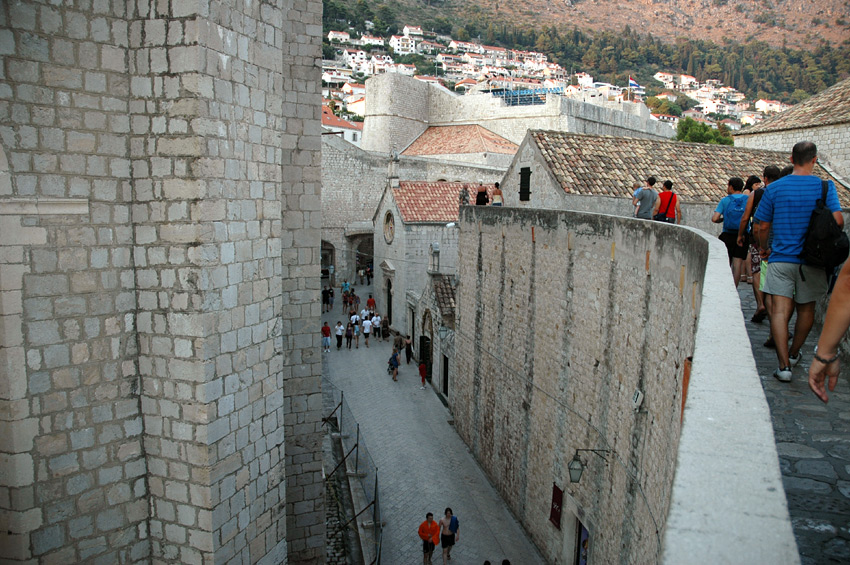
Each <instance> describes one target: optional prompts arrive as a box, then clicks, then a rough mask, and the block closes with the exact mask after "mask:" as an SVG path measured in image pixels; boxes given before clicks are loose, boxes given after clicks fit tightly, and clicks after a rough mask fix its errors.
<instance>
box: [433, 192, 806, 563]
mask: <svg viewBox="0 0 850 565" xmlns="http://www.w3.org/2000/svg"><path fill="white" fill-rule="evenodd" d="M709 265H711V273H709V272H708V271H707V267H708V266H709ZM458 270H459V280H460V286H459V289H458V298H457V309H458V310H457V311H458V314H457V320H456V331H455V332H454V347H455V361H454V365H453V366H452V368H451V375H452V378H451V390H450V395H449V401H450V408H451V410H452V414H453V416H454V419H455V425H456V427H457V430H458V433H459V434H460V435H461V437H462V438H463V439H464V441H465V442H466V443H467V444H468V445H469V447H470V449H471V450H472V452H473V454H474V455H475V457H476V459H477V460H478V461H479V463H480V464H481V465H482V467H483V468H484V470H485V472H486V473H487V475H488V476H489V478H490V479H491V480H492V481H493V483H494V484H495V485H496V488H497V489H498V490H499V492H500V494H501V495H502V497H503V498H504V499H505V500H506V502H507V503H508V505H509V506H510V507H511V509H512V510H513V512H514V513H515V515H516V516H517V518H518V519H519V520H520V521H521V522H522V524H523V526H524V527H525V528H526V530H527V531H528V532H529V533H530V535H531V537H532V539H533V540H534V542H535V543H536V544H537V546H538V547H539V548H540V550H541V552H542V553H543V555H544V556H545V557H546V559H547V561H548V562H558V563H572V562H573V559H574V556H575V553H574V552H575V547H576V540H575V532H576V522H577V521H580V522H581V523H582V524H583V525H584V526H585V527H586V528H587V529H588V530H589V531H590V540H591V541H590V554H589V559H590V560H592V561H594V562H597V561H598V562H601V563H613V562H624V563H652V562H660V561H663V562H669V563H681V562H683V561H682V558H683V556H687V555H690V556H692V555H694V554H695V552H697V553H699V554H700V555H701V556H704V560H705V561H707V562H725V561H728V560H733V561H734V558H730V557H729V551H730V550H729V549H728V548H727V547H725V546H726V544H720V543H717V541H716V538H715V535H722V534H716V532H722V531H723V530H724V526H723V525H721V524H722V523H723V522H724V520H730V521H732V522H733V523H734V524H735V528H736V531H737V532H739V534H740V535H739V536H738V537H737V538H736V545H735V547H736V548H740V547H741V546H742V545H743V546H745V547H746V548H747V549H746V551H747V554H748V555H751V556H752V555H757V556H760V557H759V558H756V559H755V561H758V562H774V559H776V562H793V561H794V559H792V558H791V557H794V558H795V557H796V553H795V552H794V549H793V548H794V541H793V535H792V533H791V529H790V520H789V519H788V513H787V507H786V506H785V499H784V493H783V492H782V483H781V476H780V474H779V467H778V458H777V455H776V449H775V443H774V439H773V433H772V428H771V427H770V417H769V411H768V407H767V403H766V402H765V400H764V394H763V392H762V389H761V385H760V382H759V379H758V375H757V373H756V371H755V365H754V363H753V361H752V354H751V352H749V349H748V347H749V343H748V341H747V340H746V332H745V330H744V327H743V319H742V317H741V314H740V307H739V305H738V306H737V308H738V309H737V311H735V310H734V308H735V305H736V304H737V302H738V301H737V295H736V294H735V291H734V287H733V285H732V281H731V279H730V278H729V277H728V266H727V263H726V256H725V251H724V248H723V246H722V244H721V243H720V242H718V241H716V240H714V239H712V238H706V237H705V236H704V235H702V234H701V233H700V232H699V231H697V230H691V229H688V228H682V227H677V226H671V225H667V224H660V223H657V222H635V221H632V220H628V219H626V218H616V217H612V216H598V215H591V214H584V213H578V212H563V211H555V210H539V209H517V208H503V209H501V210H499V209H495V208H489V207H488V208H480V207H474V206H470V207H466V208H464V209H463V211H462V213H461V223H460V240H459V258H458ZM709 275H710V276H709ZM709 284H710V285H712V286H711V288H706V286H705V285H709ZM706 300H708V301H707V302H706ZM703 304H710V305H711V308H708V309H703V308H702V305H703ZM706 310H708V311H709V312H708V313H706ZM698 334H699V335H701V336H702V341H699V342H698V341H697V335H698ZM739 338H740V341H739ZM730 340H731V343H730ZM738 343H740V346H738V345H737V344H738ZM724 351H725V352H726V353H725V354H727V355H732V356H731V357H729V359H730V360H729V362H728V363H727V362H725V361H723V362H722V366H723V371H724V373H723V374H724V376H723V377H722V379H720V377H716V376H714V375H713V373H714V372H715V371H716V370H717V367H718V366H719V364H720V358H721V357H723V355H724V353H723V352H724ZM691 356H693V358H694V368H695V369H694V370H695V371H696V372H697V373H698V374H699V379H698V380H695V379H694V378H693V377H692V378H691V381H690V383H691V388H690V390H691V391H695V388H694V387H696V390H697V391H698V392H692V393H691V395H689V396H688V400H687V407H686V409H685V410H684V414H683V404H684V403H683V390H684V374H685V372H686V365H687V361H688V358H689V357H691ZM735 367H737V368H735ZM718 380H722V381H723V385H722V386H721V385H720V384H718V382H717V381H718ZM727 381H733V382H738V383H740V387H741V388H740V389H737V388H736V390H735V391H734V392H733V391H731V390H730V389H729V388H728V387H729V385H727V384H726V383H727ZM733 388H734V387H733ZM636 391H641V392H642V393H643V395H644V396H643V399H642V403H641V404H640V406H639V409H635V407H634V404H633V395H634V394H635V392H636ZM732 395H739V396H740V397H741V398H746V405H747V409H746V410H743V409H742V410H738V409H735V410H734V412H735V414H736V415H735V418H734V419H735V420H738V418H740V419H741V421H735V422H734V425H733V424H732V423H729V424H726V423H723V424H722V425H718V426H713V425H711V423H712V422H715V421H718V420H721V421H723V420H728V419H729V417H728V416H724V414H727V413H728V412H729V410H730V407H731V406H732V405H736V406H737V404H736V403H735V401H734V400H731V399H730V396H732ZM730 403H731V404H730ZM738 404H743V402H740V403H738ZM683 417H684V423H685V425H684V426H683V425H682V418H683ZM743 420H746V421H747V424H744V423H743ZM741 426H746V427H743V428H742V427H741ZM740 429H747V430H748V434H752V435H753V437H752V441H749V439H748V441H747V442H745V443H746V445H741V446H740V447H739V446H738V445H737V444H736V445H731V444H732V443H733V442H732V438H733V437H737V436H736V434H738V435H739V433H740ZM735 430H738V431H737V432H736V431H735ZM686 433H687V434H686ZM680 434H681V437H683V438H684V437H685V436H686V435H687V437H688V440H689V441H688V451H687V452H686V453H685V454H684V455H682V454H681V453H680V452H679V450H678V445H679V438H680ZM697 438H700V439H697ZM699 441H702V442H703V444H704V445H705V446H706V447H705V448H703V449H700V448H699V444H698V442H699ZM709 446H710V447H709ZM753 446H759V447H758V448H754V447H753ZM579 449H581V450H598V453H592V452H589V451H584V452H577V450H579ZM576 453H578V454H579V456H580V458H581V460H582V461H583V464H584V467H585V468H584V473H583V475H582V477H581V480H580V482H578V483H571V482H570V479H569V475H568V465H569V463H570V461H571V459H572V457H573V456H574V455H575V454H576ZM712 457H715V458H717V461H716V462H710V461H712V459H711V458H712ZM706 465H710V466H711V467H712V468H715V467H720V468H723V467H726V466H728V467H729V468H730V469H734V470H735V474H734V479H733V481H734V482H735V485H730V484H729V483H730V477H728V476H724V477H717V478H716V479H715V478H714V475H711V476H708V475H706V473H705V471H704V469H705V468H706ZM744 469H746V470H744ZM721 474H722V473H721ZM674 475H675V485H676V486H675V487H674ZM553 483H554V485H555V486H557V487H559V488H560V489H563V491H564V500H563V504H562V513H561V526H560V528H558V527H556V526H555V525H554V524H553V523H552V522H550V521H549V508H550V505H551V501H552V489H553V486H552V485H553ZM730 489H731V490H730ZM732 490H734V492H732ZM756 491H757V492H758V493H759V494H758V496H757V498H758V500H756V499H755V498H753V499H752V500H751V501H746V500H743V498H744V497H745V495H744V494H743V493H749V492H756ZM672 495H675V500H676V501H677V505H676V510H677V513H676V515H677V521H676V523H674V524H673V526H674V528H675V531H676V535H674V536H672V537H669V536H668V537H666V538H665V532H666V530H667V527H668V525H669V524H668V510H669V509H670V508H671V500H672V499H673V496H672ZM696 522H699V525H698V526H695V525H694V524H695V523H696ZM715 522H716V524H715ZM767 531H769V532H770V534H771V535H769V536H768V535H765V532H767ZM774 534H775V535H774ZM732 551H735V550H732ZM668 555H675V556H676V557H673V558H672V560H667V556H668ZM782 556H791V557H787V558H786V557H782ZM686 560H687V557H685V561H686Z"/></svg>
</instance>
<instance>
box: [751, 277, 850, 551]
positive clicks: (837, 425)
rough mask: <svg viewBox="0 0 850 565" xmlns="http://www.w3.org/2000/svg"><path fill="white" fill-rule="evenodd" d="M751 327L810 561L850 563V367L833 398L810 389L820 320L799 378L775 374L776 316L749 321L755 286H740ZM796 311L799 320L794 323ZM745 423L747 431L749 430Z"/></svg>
mask: <svg viewBox="0 0 850 565" xmlns="http://www.w3.org/2000/svg"><path fill="white" fill-rule="evenodd" d="M738 294H739V296H740V297H741V304H742V308H743V313H744V319H745V320H746V321H747V322H746V326H747V332H748V334H749V336H750V343H751V345H752V348H753V357H754V358H755V360H756V365H757V366H758V371H759V376H760V377H761V381H762V385H763V386H764V392H765V396H766V397H767V402H768V404H769V405H770V412H771V419H772V420H773V430H774V433H775V435H776V447H777V450H778V451H779V463H780V468H781V470H782V477H783V481H784V483H785V494H786V496H787V499H788V510H789V512H790V514H791V520H792V523H793V526H794V535H795V537H796V538H797V546H798V548H799V550H800V560H801V562H802V563H803V565H815V564H823V563H848V562H850V381H848V372H849V371H850V367H847V366H846V365H845V366H843V367H842V374H841V377H840V379H839V381H838V386H837V387H836V389H835V392H831V393H830V394H829V404H823V403H822V402H821V401H820V400H818V399H817V398H816V397H815V395H814V394H813V393H812V392H811V390H809V385H808V371H809V363H810V361H811V358H812V352H813V351H814V347H815V345H816V343H817V338H818V335H819V333H820V327H818V326H815V327H814V328H812V331H811V333H810V334H809V337H808V339H807V340H806V344H805V346H803V349H802V353H803V360H802V361H801V362H800V364H799V365H798V366H797V367H795V368H794V376H793V380H792V381H791V383H781V382H779V381H777V380H776V379H775V378H773V375H772V373H773V370H774V369H775V368H776V367H777V364H778V363H777V360H776V353H775V350H773V349H768V348H766V347H764V345H763V344H764V342H765V341H766V340H767V337H768V331H769V326H768V324H769V322H768V320H765V321H764V322H762V323H761V324H754V323H753V322H751V321H749V320H750V318H752V316H753V313H754V312H755V309H756V303H755V299H754V298H753V292H752V287H751V286H750V285H748V284H744V283H741V284H740V286H739V289H738ZM795 319H796V318H792V320H791V328H792V331H793V323H794V320H795ZM743 431H744V430H742V432H743Z"/></svg>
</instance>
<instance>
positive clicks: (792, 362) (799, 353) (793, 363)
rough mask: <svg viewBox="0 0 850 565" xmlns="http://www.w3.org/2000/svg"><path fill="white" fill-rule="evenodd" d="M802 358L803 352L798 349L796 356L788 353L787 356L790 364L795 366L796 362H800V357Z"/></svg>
mask: <svg viewBox="0 0 850 565" xmlns="http://www.w3.org/2000/svg"><path fill="white" fill-rule="evenodd" d="M802 358H803V353H802V352H800V351H798V352H797V356H796V357H795V356H794V355H789V356H788V360H789V361H791V366H792V367H796V366H797V363H799V362H800V359H802Z"/></svg>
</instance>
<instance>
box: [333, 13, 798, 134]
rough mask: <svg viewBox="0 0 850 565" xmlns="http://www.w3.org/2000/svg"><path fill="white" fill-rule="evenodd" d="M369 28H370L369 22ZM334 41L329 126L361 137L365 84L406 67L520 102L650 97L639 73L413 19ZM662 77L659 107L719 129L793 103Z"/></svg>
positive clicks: (465, 90) (410, 72)
mask: <svg viewBox="0 0 850 565" xmlns="http://www.w3.org/2000/svg"><path fill="white" fill-rule="evenodd" d="M367 27H370V26H369V25H368V22H367ZM326 40H327V43H329V44H330V45H331V46H333V47H335V48H336V52H337V58H336V59H335V60H324V61H323V62H322V82H323V97H324V102H323V104H324V108H325V110H324V111H323V126H324V128H325V130H328V131H331V132H336V133H338V134H341V135H343V136H344V138H345V139H346V140H348V141H350V142H352V143H354V144H358V143H359V139H361V138H362V129H363V128H362V123H360V122H362V120H363V117H364V116H365V113H366V88H365V86H364V85H363V84H362V83H363V81H365V80H366V79H367V78H369V77H372V76H375V75H379V74H383V73H399V74H402V75H406V76H411V77H415V78H417V79H418V80H421V81H425V82H431V83H436V84H440V85H442V86H445V87H446V88H449V89H451V90H453V91H454V92H455V93H457V94H467V95H472V94H480V93H495V92H499V93H501V94H502V96H503V97H504V98H505V99H506V102H507V103H508V104H511V103H512V102H511V99H512V98H516V99H517V100H518V99H520V98H521V97H524V96H525V97H528V96H542V95H545V93H555V94H560V95H562V96H566V97H570V98H574V99H578V100H581V101H583V102H589V103H597V104H598V103H604V102H611V101H615V102H621V101H624V100H629V101H634V102H647V101H648V100H647V98H648V96H647V91H646V88H645V87H644V86H642V85H639V84H638V83H637V82H636V81H634V80H633V79H631V78H629V84H627V85H625V86H619V85H614V84H610V83H606V82H599V81H595V80H594V78H593V76H591V75H590V74H589V73H587V72H572V71H568V70H566V69H564V68H563V67H561V66H560V65H559V64H557V63H554V62H551V61H549V60H548V57H547V55H546V54H544V53H539V52H535V51H521V50H512V49H506V48H504V47H497V46H492V45H483V44H480V43H475V42H469V41H459V40H456V39H453V38H452V37H449V36H445V35H438V34H435V33H431V32H425V31H423V30H422V28H421V26H415V25H406V26H404V28H403V30H402V35H391V36H389V37H388V38H384V37H381V36H380V35H370V34H363V35H361V36H360V37H354V36H352V34H351V33H349V32H348V31H330V32H328V34H327V38H326ZM408 55H421V56H422V57H423V58H424V59H425V60H427V61H428V62H429V67H430V66H431V65H433V74H417V67H416V65H414V64H410V63H405V62H398V63H397V62H396V59H401V58H404V57H405V56H408ZM394 57H395V59H394ZM421 69H422V66H421V65H420V70H421ZM654 79H655V81H657V83H658V84H653V85H651V87H650V90H652V91H658V90H661V91H660V92H659V93H658V94H657V95H656V96H655V99H656V100H654V101H650V102H654V106H655V108H656V109H657V108H659V105H658V100H666V101H668V102H670V103H674V104H675V103H677V101H678V102H682V101H687V102H688V104H687V105H688V106H689V108H688V109H686V110H684V111H683V112H682V113H681V117H685V118H691V119H694V120H696V121H698V122H701V123H705V124H707V125H709V126H711V127H712V128H718V127H720V126H721V125H722V126H725V127H726V128H728V129H729V130H731V131H738V130H740V129H741V128H743V127H746V126H750V125H754V124H757V123H760V122H761V121H762V120H763V119H764V118H765V117H766V116H768V115H770V114H774V113H778V112H781V111H783V110H786V109H788V108H789V107H790V106H789V105H787V104H783V103H781V102H779V101H775V100H765V99H760V100H757V101H754V102H752V101H748V100H746V97H745V95H744V94H743V93H742V92H740V91H738V90H736V89H735V88H732V87H731V86H725V85H724V84H723V83H722V82H721V81H720V80H716V79H709V80H706V81H705V82H704V83H700V82H699V81H698V80H697V79H696V78H695V77H693V76H690V75H684V74H683V75H676V74H673V73H668V72H663V71H659V72H657V73H656V74H655V75H654ZM515 103H521V102H515ZM663 107H664V106H660V108H663ZM651 116H652V119H654V120H658V121H660V122H664V123H668V124H670V125H671V126H672V127H673V128H675V127H676V126H677V124H678V121H679V119H680V117H679V116H677V115H673V114H672V113H665V112H658V111H653V112H652V113H651ZM343 118H348V119H343Z"/></svg>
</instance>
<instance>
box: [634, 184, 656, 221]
mask: <svg viewBox="0 0 850 565" xmlns="http://www.w3.org/2000/svg"><path fill="white" fill-rule="evenodd" d="M655 182H656V181H655V177H649V178H648V179H646V186H645V187H643V188H640V187H638V188H637V190H636V191H635V194H634V198H632V204H634V205H635V217H636V218H640V219H642V220H651V219H652V209H653V207H654V206H655V201H656V200H658V193H657V192H655V188H653V187H654V186H655Z"/></svg>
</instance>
